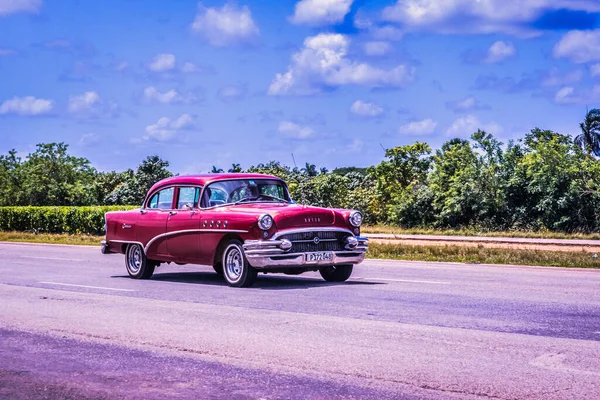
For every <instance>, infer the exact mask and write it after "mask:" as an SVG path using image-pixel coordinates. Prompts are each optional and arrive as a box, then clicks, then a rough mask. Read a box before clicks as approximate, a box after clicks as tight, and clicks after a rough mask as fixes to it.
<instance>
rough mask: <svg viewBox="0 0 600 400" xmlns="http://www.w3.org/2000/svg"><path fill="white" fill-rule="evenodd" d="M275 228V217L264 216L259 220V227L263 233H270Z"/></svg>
mask: <svg viewBox="0 0 600 400" xmlns="http://www.w3.org/2000/svg"><path fill="white" fill-rule="evenodd" d="M272 226H273V217H271V216H270V215H269V214H263V215H261V216H260V218H259V219H258V227H259V228H260V229H262V230H263V231H268V230H269V229H271V227H272Z"/></svg>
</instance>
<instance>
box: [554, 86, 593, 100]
mask: <svg viewBox="0 0 600 400" xmlns="http://www.w3.org/2000/svg"><path fill="white" fill-rule="evenodd" d="M599 100H600V85H595V86H594V87H592V88H591V89H587V88H585V89H580V90H576V89H575V88H574V87H573V86H565V87H563V88H562V89H560V90H559V91H557V92H556V94H555V95H554V102H555V103H557V104H586V103H590V102H597V101H599Z"/></svg>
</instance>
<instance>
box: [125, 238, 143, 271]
mask: <svg viewBox="0 0 600 400" xmlns="http://www.w3.org/2000/svg"><path fill="white" fill-rule="evenodd" d="M127 265H128V266H129V271H131V273H132V274H136V273H137V272H138V271H139V270H140V268H141V267H142V249H141V248H140V246H138V245H134V246H131V247H130V248H129V252H128V253H127Z"/></svg>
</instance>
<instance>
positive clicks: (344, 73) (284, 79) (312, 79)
mask: <svg viewBox="0 0 600 400" xmlns="http://www.w3.org/2000/svg"><path fill="white" fill-rule="evenodd" d="M349 46H350V41H349V39H348V38H347V37H346V36H344V35H341V34H330V33H321V34H319V35H317V36H312V37H308V38H306V39H305V40H304V47H303V48H302V49H301V50H300V51H299V52H297V53H294V54H293V55H292V62H291V64H290V65H289V67H288V71H287V72H285V73H278V74H276V76H275V79H273V82H272V83H271V85H270V87H269V94H270V95H285V94H294V95H310V94H315V93H319V92H322V91H323V90H325V89H326V88H330V89H331V88H336V87H339V86H344V85H361V86H368V87H403V86H405V85H407V84H408V83H410V82H411V81H412V80H413V79H414V76H415V68H414V67H410V66H407V65H398V66H396V67H395V68H392V69H390V70H384V69H380V68H377V67H373V66H371V65H369V64H366V63H358V62H355V61H351V60H349V59H348V58H347V57H346V56H347V54H348V48H349Z"/></svg>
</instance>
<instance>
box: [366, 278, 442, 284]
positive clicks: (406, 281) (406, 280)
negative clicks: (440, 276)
mask: <svg viewBox="0 0 600 400" xmlns="http://www.w3.org/2000/svg"><path fill="white" fill-rule="evenodd" d="M354 279H368V280H370V281H384V282H405V283H429V284H431V285H451V284H452V282H440V281H417V280H412V279H388V278H354Z"/></svg>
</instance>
